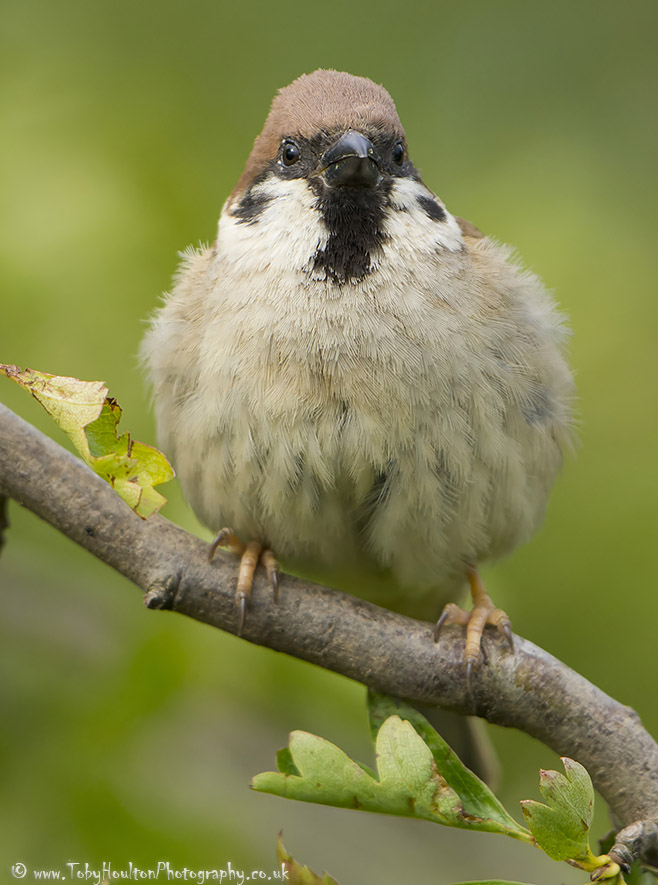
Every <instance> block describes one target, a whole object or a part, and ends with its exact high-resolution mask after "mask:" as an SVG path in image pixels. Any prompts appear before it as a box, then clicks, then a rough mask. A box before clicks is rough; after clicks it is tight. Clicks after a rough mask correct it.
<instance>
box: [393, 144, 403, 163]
mask: <svg viewBox="0 0 658 885" xmlns="http://www.w3.org/2000/svg"><path fill="white" fill-rule="evenodd" d="M393 160H394V161H395V162H396V163H397V164H398V166H401V165H402V162H403V160H404V145H403V144H402V142H401V141H398V143H397V144H396V145H395V147H394V148H393Z"/></svg>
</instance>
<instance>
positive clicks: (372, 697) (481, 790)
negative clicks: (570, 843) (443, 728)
mask: <svg viewBox="0 0 658 885" xmlns="http://www.w3.org/2000/svg"><path fill="white" fill-rule="evenodd" d="M368 711H369V714H370V729H371V734H372V737H373V740H376V737H377V733H378V731H379V729H380V728H381V725H382V723H383V722H384V721H385V720H386V719H387V718H388V717H389V716H391V715H397V716H399V717H400V718H401V719H404V720H406V721H407V722H410V723H411V724H412V725H413V727H414V730H415V731H416V732H417V734H419V735H420V737H421V738H422V739H423V741H424V742H425V744H426V745H427V747H428V748H429V750H430V752H431V754H432V757H433V759H434V762H435V765H436V768H437V770H438V771H439V772H440V773H441V776H442V777H443V778H444V779H445V781H446V783H447V784H448V786H449V787H451V788H452V790H454V792H455V793H456V794H457V795H458V796H459V799H460V801H461V803H462V806H463V815H464V816H465V817H470V818H472V819H473V821H482V822H485V821H486V823H487V826H486V827H485V826H478V827H477V829H486V831H487V832H490V833H501V834H504V835H506V836H511V837H512V838H514V839H520V840H522V841H524V842H529V841H531V837H530V833H529V832H528V830H526V828H525V827H522V826H521V825H520V824H519V823H517V821H516V820H514V818H513V817H512V816H511V815H510V814H509V813H508V812H507V811H506V809H505V808H504V807H503V805H502V804H501V803H500V802H499V801H498V799H497V798H496V797H495V796H494V794H493V793H492V792H491V790H490V789H489V787H487V785H486V784H485V783H483V781H481V780H480V778H479V777H477V776H476V775H475V774H473V772H472V771H470V770H469V769H468V768H466V766H465V765H464V764H463V763H462V761H461V760H460V759H459V757H458V756H457V754H456V753H455V752H454V750H452V749H451V748H450V747H449V746H448V744H447V743H446V742H445V741H444V740H443V738H442V737H441V735H440V734H438V732H437V731H436V730H435V729H434V728H433V727H432V726H431V725H430V723H429V722H428V721H427V719H426V718H425V717H424V716H423V715H422V714H421V713H419V712H418V710H416V709H415V708H414V707H412V706H410V705H409V704H406V703H404V702H403V701H399V700H397V699H395V698H391V697H387V696H386V695H381V694H377V693H376V692H373V691H369V692H368Z"/></svg>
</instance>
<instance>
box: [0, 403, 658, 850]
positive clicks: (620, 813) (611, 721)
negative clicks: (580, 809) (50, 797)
mask: <svg viewBox="0 0 658 885" xmlns="http://www.w3.org/2000/svg"><path fill="white" fill-rule="evenodd" d="M1 495H5V496H9V497H10V498H13V499H15V500H16V501H18V502H19V503H20V504H22V505H23V506H24V507H27V508H28V509H29V510H32V511H33V512H34V513H36V514H37V515H38V516H40V517H41V518H42V519H44V520H46V521H47V522H49V523H50V524H51V525H52V526H54V527H55V528H56V529H58V530H59V531H60V532H62V533H63V534H65V535H67V536H68V537H69V538H71V539H72V540H74V541H76V542H77V543H78V544H80V545H81V546H82V547H84V548H86V549H87V550H88V551H89V552H90V553H92V554H93V555H94V556H96V557H97V558H98V559H101V560H102V561H103V562H105V563H107V564H108V565H109V566H111V567H112V568H113V569H115V570H116V571H118V572H120V573H121V574H122V575H125V577H127V578H129V579H130V580H131V581H132V582H133V583H135V584H137V586H138V587H140V588H141V589H142V590H143V591H144V592H145V597H144V599H145V602H146V605H147V606H148V607H149V608H161V609H171V610H173V611H176V612H179V613H181V614H185V615H187V616H188V617H191V618H195V619H196V620H198V621H203V622H204V623H206V624H211V625H212V626H214V627H219V628H220V629H222V630H226V631H228V632H229V633H236V632H237V626H238V610H237V607H236V604H235V599H234V595H233V589H234V584H235V576H236V566H235V560H234V558H233V557H232V556H230V555H228V554H226V555H218V556H217V557H216V559H215V561H213V562H212V563H209V562H208V555H207V551H208V545H207V544H206V543H204V542H203V541H201V540H200V539H199V538H196V537H194V536H192V535H190V534H189V533H187V532H185V531H184V530H183V529H180V528H178V527H177V526H175V525H173V524H172V523H170V522H168V521H167V520H166V519H164V518H162V517H160V516H157V517H153V518H152V519H149V520H148V521H146V522H144V521H142V520H141V519H140V518H139V517H138V516H136V515H135V514H134V513H133V512H132V511H131V510H130V509H129V507H128V506H127V505H126V504H124V502H123V501H122V500H121V499H120V498H119V497H118V496H117V495H116V494H115V493H114V492H113V491H112V489H111V488H110V486H108V485H107V484H106V483H104V482H103V480H101V479H100V478H99V477H97V476H96V475H95V474H94V473H92V471H90V470H89V469H88V468H87V467H86V466H85V465H84V464H83V463H82V462H81V461H79V460H77V459H76V458H74V457H73V456H72V455H70V454H69V453H68V452H67V451H66V450H64V449H63V448H61V447H60V446H59V445H57V444H56V443H55V442H53V441H52V440H50V439H48V438H47V437H46V436H44V435H43V434H41V433H40V432H39V431H37V430H36V429H35V428H33V427H32V426H31V425H29V424H27V423H26V422H25V421H23V420H22V419H21V418H19V417H18V416H17V415H14V414H13V413H12V412H11V411H10V410H9V409H7V408H5V407H4V406H2V405H0V496H1ZM280 597H281V598H280V601H279V603H278V604H274V603H273V601H272V594H271V591H270V590H269V587H268V586H267V584H266V582H265V580H264V579H263V578H262V577H261V576H260V575H259V576H258V577H257V579H256V582H255V586H254V592H253V596H252V599H251V605H250V610H249V614H248V617H247V622H246V625H245V629H244V633H243V636H244V638H245V639H247V640H248V641H249V642H254V643H256V644H258V645H264V646H267V647H268V648H272V649H274V650H276V651H281V652H285V653H286V654H290V655H293V656H295V657H297V658H301V659H302V660H305V661H310V662H311V663H313V664H317V665H319V666H320V667H325V668H327V669H329V670H334V671H335V672H337V673H342V674H343V675H344V676H349V677H350V678H351V679H355V680H357V681H359V682H362V683H364V684H365V685H368V686H370V687H372V688H374V689H375V690H377V691H379V692H383V693H385V694H390V695H394V696H396V697H400V698H405V699H408V700H410V701H413V702H417V703H423V704H438V705H440V706H442V707H445V708H447V709H450V710H454V711H456V712H458V713H463V714H470V715H475V716H482V717H483V718H485V719H488V720H489V722H493V723H495V724H497V725H504V726H511V727H514V728H519V729H521V730H522V731H524V732H526V733H527V734H529V735H532V737H535V738H538V739H539V740H540V741H543V743H545V744H546V745H547V746H549V747H551V748H552V749H553V750H555V751H556V752H557V753H559V754H560V755H563V756H570V757H572V758H574V759H577V760H578V761H579V762H581V763H582V764H583V765H585V766H586V768H587V769H588V771H589V773H590V775H591V777H592V780H593V782H594V785H595V787H596V789H597V790H598V791H599V793H600V794H601V795H602V796H603V798H604V799H605V800H606V801H607V802H608V804H609V805H610V808H611V810H612V812H613V814H614V816H615V819H616V820H617V822H618V824H619V825H620V826H623V827H626V828H627V829H626V831H625V832H624V831H622V833H620V834H619V836H618V841H617V844H616V845H615V849H613V850H614V851H615V853H616V855H617V856H618V857H619V859H620V860H622V861H626V862H628V861H629V860H630V859H632V858H635V857H640V858H641V859H643V860H644V861H645V862H647V863H651V864H653V865H658V745H656V743H655V742H654V740H653V739H652V738H651V736H650V735H649V734H648V733H647V732H646V731H645V730H644V728H643V727H642V724H641V723H640V720H639V717H638V716H637V714H636V713H635V712H634V711H633V710H631V709H630V708H629V707H625V706H623V705H622V704H619V703H618V702H617V701H615V700H613V699H612V698H610V697H608V696H607V695H606V694H604V693H603V692H602V691H600V690H599V689H598V688H596V687H595V686H594V685H592V684H591V683H590V682H588V681H587V680H586V679H584V678H583V677H582V676H580V675H579V674H577V673H575V672H574V671H573V670H571V669H569V668H568V667H567V666H565V665H564V664H562V663H561V662H560V661H558V660H556V659H555V658H554V657H552V656H551V655H549V654H548V653H547V652H545V651H543V650H542V649H540V648H538V647H537V646H535V645H533V644H532V643H530V642H528V641H527V640H524V639H521V638H519V637H516V650H515V652H514V654H511V653H510V652H509V650H508V649H507V647H506V643H505V642H504V641H501V640H500V638H499V637H498V636H496V635H495V634H493V633H492V634H489V633H487V636H486V639H485V642H486V643H487V653H488V664H487V666H481V667H480V668H478V670H477V671H476V673H475V674H474V678H473V680H472V685H471V687H470V689H469V687H468V685H467V682H466V673H465V668H464V666H463V635H462V631H461V629H459V628H452V629H447V630H446V631H445V635H444V634H442V637H441V642H440V643H439V644H438V645H436V644H435V643H434V642H433V641H432V626H431V625H429V624H427V623H424V622H421V621H414V620H412V619H410V618H406V617H403V616H402V615H398V614H395V613H393V612H390V611H387V610H385V609H381V608H378V607H377V606H374V605H371V604H369V603H366V602H364V601H362V600H359V599H355V598H353V597H351V596H348V595H346V594H344V593H339V592H337V591H334V590H330V589H328V588H326V587H319V586H317V585H315V584H310V583H308V582H305V581H301V580H299V579H297V578H293V577H288V576H286V577H285V578H284V579H283V581H282V586H281V593H280ZM631 825H632V826H631Z"/></svg>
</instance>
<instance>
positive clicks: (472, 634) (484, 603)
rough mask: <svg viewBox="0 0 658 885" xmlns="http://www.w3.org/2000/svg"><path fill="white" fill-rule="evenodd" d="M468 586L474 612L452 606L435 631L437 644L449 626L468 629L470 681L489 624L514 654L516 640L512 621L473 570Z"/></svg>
mask: <svg viewBox="0 0 658 885" xmlns="http://www.w3.org/2000/svg"><path fill="white" fill-rule="evenodd" d="M467 577H468V583H469V585H470V588H471V597H472V599H473V609H472V611H470V612H465V611H464V610H463V609H461V608H459V606H458V605H455V604H454V602H449V603H448V604H447V605H446V607H445V608H444V609H443V612H442V613H441V617H440V618H439V620H438V621H437V623H436V627H435V628H434V640H435V641H437V640H438V638H439V634H440V632H441V628H442V627H444V626H445V625H446V624H461V625H462V626H464V627H466V647H465V649H464V662H465V664H466V669H467V673H468V677H469V679H470V676H471V673H472V672H473V669H474V667H475V665H476V664H477V660H478V657H479V654H480V644H481V642H482V634H483V632H484V628H485V627H486V626H487V624H490V625H491V626H492V627H496V629H497V630H498V631H499V632H500V633H502V635H503V636H504V637H505V639H507V642H508V643H509V647H510V648H511V649H512V651H514V640H513V638H512V625H511V623H510V619H509V618H508V617H507V615H506V614H505V612H504V611H503V610H502V609H500V608H496V607H495V605H494V604H493V602H492V601H491V597H490V596H489V594H488V593H487V591H486V590H485V589H484V584H483V583H482V578H481V577H480V576H479V574H478V573H477V571H476V570H475V569H469V570H468V572H467Z"/></svg>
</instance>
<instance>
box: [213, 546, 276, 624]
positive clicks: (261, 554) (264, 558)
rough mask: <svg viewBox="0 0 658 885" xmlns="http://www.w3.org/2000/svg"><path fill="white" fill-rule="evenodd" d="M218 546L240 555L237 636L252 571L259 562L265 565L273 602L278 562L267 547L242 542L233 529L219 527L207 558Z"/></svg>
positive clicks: (244, 611) (252, 579)
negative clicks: (219, 529)
mask: <svg viewBox="0 0 658 885" xmlns="http://www.w3.org/2000/svg"><path fill="white" fill-rule="evenodd" d="M218 547H226V548H227V549H228V550H230V551H231V553H234V554H235V555H236V556H239V557H240V570H239V572H238V585H237V589H236V594H235V595H236V599H237V601H238V605H239V606H240V623H239V624H238V636H242V630H243V628H244V622H245V619H246V616H247V604H248V600H249V597H250V596H251V588H252V587H253V584H254V573H255V571H256V567H257V566H258V563H259V562H260V563H262V565H264V566H265V571H266V572H267V577H268V578H269V581H270V585H271V587H272V595H273V597H274V601H275V602H278V601H279V564H278V562H277V561H276V557H275V556H274V554H273V553H272V551H271V550H270V549H269V548H267V547H263V545H262V544H260V543H259V542H258V541H249V543H247V544H244V543H243V542H242V541H241V540H240V539H239V538H238V536H237V535H236V534H235V532H234V531H233V529H221V531H219V532H218V533H217V537H216V538H215V540H214V541H213V542H212V544H211V545H210V550H209V551H208V555H209V559H211V560H212V558H213V556H214V555H215V551H216V550H217V548H218Z"/></svg>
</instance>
